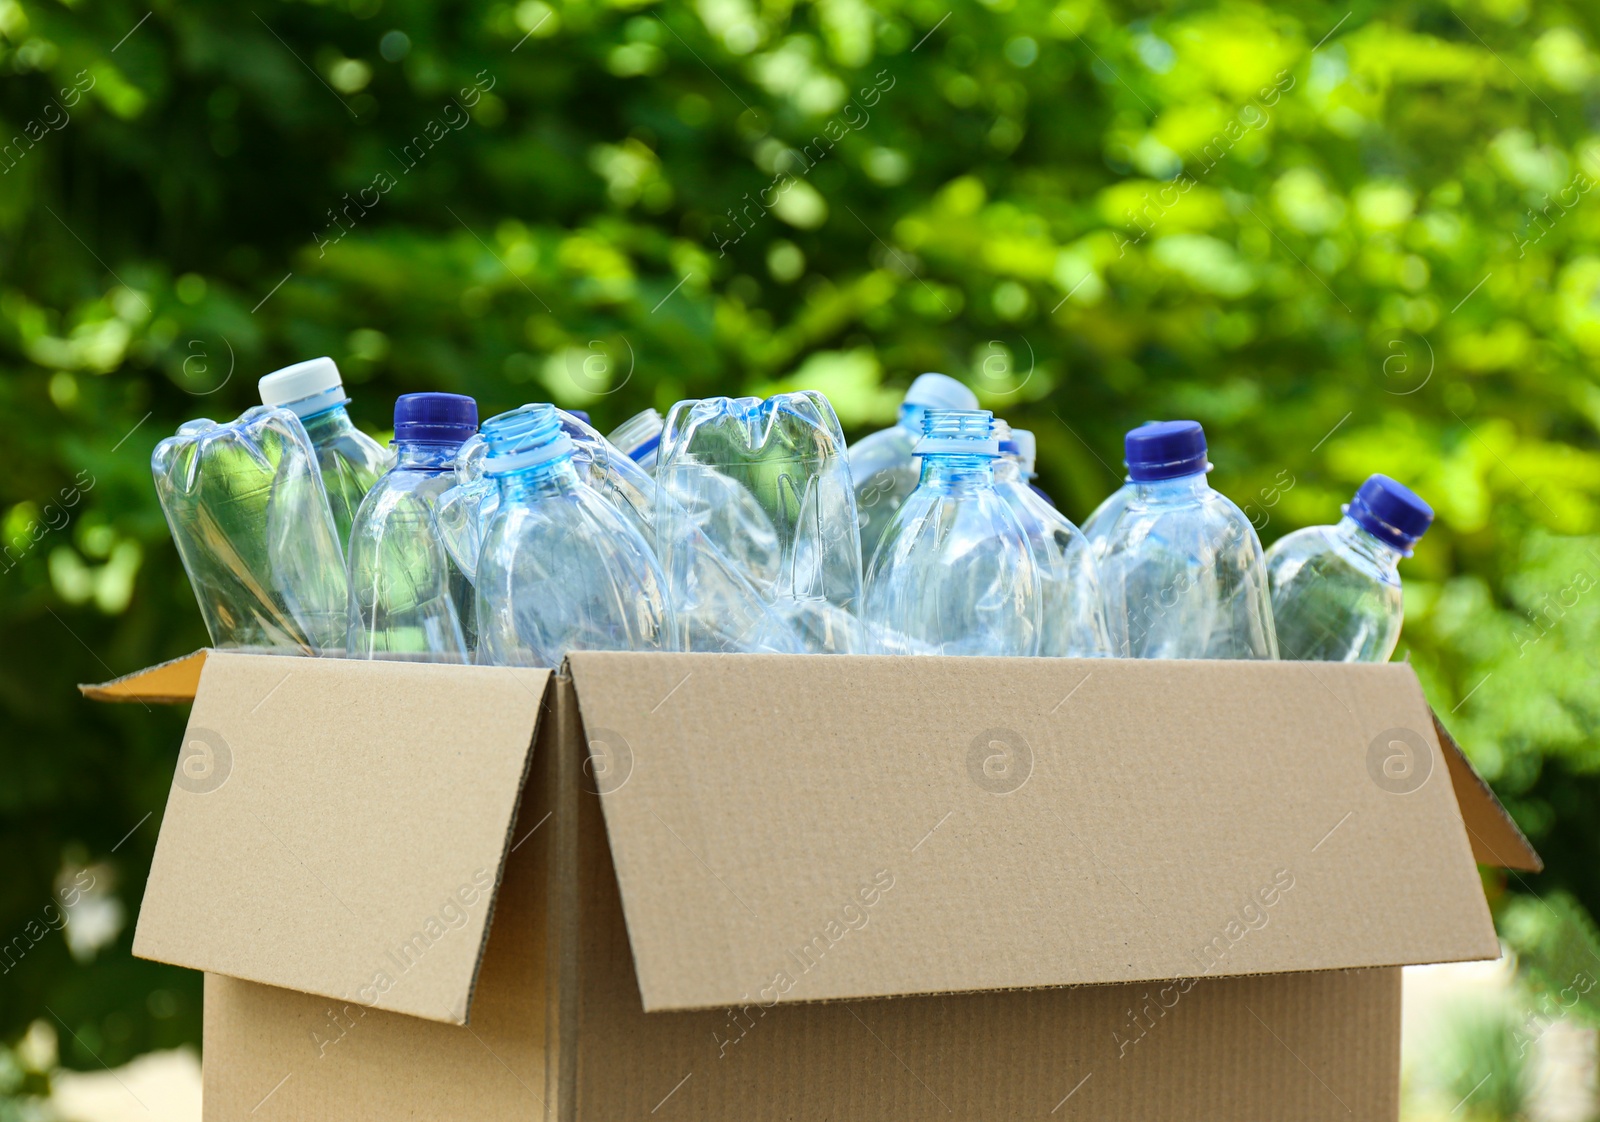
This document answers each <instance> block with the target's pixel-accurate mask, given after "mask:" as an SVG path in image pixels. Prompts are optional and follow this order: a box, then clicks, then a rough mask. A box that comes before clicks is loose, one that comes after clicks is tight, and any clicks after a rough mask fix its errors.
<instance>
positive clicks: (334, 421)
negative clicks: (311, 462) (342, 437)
mask: <svg viewBox="0 0 1600 1122" xmlns="http://www.w3.org/2000/svg"><path fill="white" fill-rule="evenodd" d="M300 423H301V424H302V425H304V426H305V427H306V435H307V436H309V437H310V438H311V439H312V440H314V441H315V440H319V439H322V438H325V437H329V436H336V435H339V434H341V433H345V432H348V431H349V430H350V429H352V428H354V427H355V424H354V423H353V422H352V421H351V420H350V414H349V413H347V412H345V408H344V404H343V403H342V402H341V403H340V404H338V405H333V406H330V407H328V408H327V409H319V410H318V411H317V412H315V413H306V414H302V415H301V417H300Z"/></svg>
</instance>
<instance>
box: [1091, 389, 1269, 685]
mask: <svg viewBox="0 0 1600 1122" xmlns="http://www.w3.org/2000/svg"><path fill="white" fill-rule="evenodd" d="M1125 447H1126V449H1127V465H1128V476H1129V478H1130V480H1131V482H1130V484H1129V488H1130V489H1131V490H1130V493H1129V495H1128V496H1127V499H1126V505H1125V506H1123V508H1122V509H1121V511H1120V512H1119V513H1118V514H1117V515H1116V517H1115V520H1114V521H1113V522H1112V523H1111V525H1110V526H1109V527H1105V528H1104V534H1105V541H1104V555H1103V557H1101V558H1099V559H1098V560H1097V564H1098V567H1099V575H1100V584H1101V588H1102V589H1103V590H1104V592H1105V596H1106V601H1107V603H1108V604H1109V605H1111V610H1112V612H1113V614H1115V613H1116V611H1117V610H1118V606H1119V605H1120V606H1121V610H1122V611H1123V612H1125V613H1126V619H1127V636H1126V646H1125V648H1123V652H1122V653H1125V654H1127V655H1129V656H1131V657H1133V658H1277V657H1278V643H1277V639H1276V636H1275V633H1274V630H1273V624H1272V600H1271V596H1270V594H1269V592H1268V588H1267V573H1266V566H1265V563H1264V560H1263V557H1262V551H1261V542H1260V540H1259V539H1258V538H1257V537H1256V531H1255V527H1253V526H1252V525H1250V520H1249V519H1247V518H1246V517H1245V516H1244V513H1243V512H1242V511H1240V510H1239V508H1238V507H1237V506H1235V505H1234V504H1233V503H1232V502H1230V501H1229V500H1228V499H1227V498H1226V497H1224V496H1223V495H1221V494H1219V493H1218V492H1217V491H1214V490H1212V488H1211V487H1210V486H1209V485H1208V484H1207V483H1206V472H1208V471H1210V470H1211V465H1210V464H1209V463H1207V462H1206V438H1205V432H1204V431H1203V430H1202V429H1201V427H1200V425H1199V424H1197V423H1196V422H1194V421H1158V422H1153V423H1151V424H1148V425H1143V426H1141V427H1139V428H1136V429H1134V430H1132V431H1131V432H1129V433H1128V435H1127V439H1126V442H1125ZM1097 528H1098V527H1097Z"/></svg>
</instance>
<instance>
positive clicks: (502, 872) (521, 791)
mask: <svg viewBox="0 0 1600 1122" xmlns="http://www.w3.org/2000/svg"><path fill="white" fill-rule="evenodd" d="M554 684H555V675H554V674H551V675H550V681H549V682H548V683H547V684H546V685H545V690H544V698H543V700H542V701H541V702H540V705H539V714H538V716H537V717H535V718H534V723H533V728H532V729H531V730H529V735H528V744H529V748H528V754H527V756H526V757H525V758H524V759H523V761H522V775H521V777H520V778H519V779H518V780H517V800H516V802H515V803H513V804H512V807H511V817H510V818H509V819H508V820H507V822H506V836H505V840H504V841H503V842H501V843H500V864H499V865H497V866H495V870H494V890H493V891H492V892H491V893H490V894H489V907H488V912H487V914H486V915H485V916H484V919H483V935H482V937H481V938H480V939H479V940H478V957H477V959H476V960H475V961H474V962H473V964H472V981H471V982H469V983H468V984H467V995H466V1004H465V1005H464V1006H463V1008H462V1010H461V1020H459V1021H457V1022H456V1023H457V1024H461V1025H470V1024H472V999H473V997H474V996H475V995H476V994H477V992H478V980H479V979H480V978H482V977H483V958H484V955H485V954H486V953H487V952H488V950H489V933H490V932H491V931H493V930H494V909H495V905H496V904H497V903H499V901H500V887H501V885H503V884H505V880H506V862H508V861H510V860H511V850H512V849H513V848H514V844H515V839H516V836H517V818H518V816H519V815H520V814H521V813H522V802H523V800H524V799H526V798H527V797H528V777H529V776H530V775H532V774H533V758H534V756H536V755H537V754H538V745H539V738H540V736H542V735H543V733H544V729H545V724H546V722H548V721H549V719H550V704H551V689H552V687H553V686H554Z"/></svg>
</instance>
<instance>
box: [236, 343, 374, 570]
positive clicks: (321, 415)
mask: <svg viewBox="0 0 1600 1122" xmlns="http://www.w3.org/2000/svg"><path fill="white" fill-rule="evenodd" d="M257 388H258V389H259V390H260V392H261V402H262V404H264V405H280V406H282V407H283V408H285V409H287V410H289V411H290V412H292V413H293V414H294V415H295V416H296V417H299V418H300V423H301V424H302V425H304V426H305V430H306V435H307V436H309V437H310V438H311V447H312V448H314V449H315V450H316V453H317V466H318V468H320V469H321V471H322V485H323V488H324V489H325V490H326V491H327V492H328V506H329V508H330V509H331V510H332V511H333V525H334V529H336V530H337V531H338V534H339V548H340V549H348V548H349V547H350V526H351V523H353V522H354V521H355V517H356V508H357V507H359V506H360V505H361V500H362V499H364V498H366V495H367V492H368V491H370V490H372V485H373V484H374V483H376V482H377V481H378V477H379V476H381V475H382V474H383V473H384V472H386V471H388V470H389V468H390V466H391V465H392V464H393V463H394V457H393V456H392V455H390V453H389V450H388V449H387V448H385V447H384V446H383V445H381V444H379V443H378V442H377V441H376V440H373V439H372V437H370V436H368V435H367V434H366V433H364V432H362V431H361V430H360V429H358V428H356V426H355V424H354V423H353V422H352V421H351V420H350V414H349V413H347V412H345V408H344V407H345V406H346V405H348V404H349V403H350V399H349V398H348V397H346V396H345V393H344V383H343V382H342V381H341V380H340V378H339V367H338V366H337V365H335V364H334V361H333V359H331V358H326V357H324V358H314V359H310V360H309V361H307V362H297V363H295V364H294V365H293V366H285V367H284V368H283V369H282V370H274V371H273V372H272V373H271V374H268V375H266V376H264V377H263V378H262V379H261V381H260V382H259V383H258V387H257Z"/></svg>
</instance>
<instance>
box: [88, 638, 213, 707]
mask: <svg viewBox="0 0 1600 1122" xmlns="http://www.w3.org/2000/svg"><path fill="white" fill-rule="evenodd" d="M207 653H208V652H207V651H205V650H198V651H194V652H192V653H190V654H186V655H182V656H180V657H178V658H171V659H168V660H167V661H166V662H158V663H156V664H155V665H154V666H147V667H145V668H144V669H143V670H135V671H134V672H133V673H132V674H124V675H123V676H122V677H120V678H113V679H111V681H109V682H98V683H93V684H84V685H79V686H78V692H79V693H81V694H83V696H84V697H87V698H88V699H89V700H90V701H153V702H157V703H159V704H163V705H166V704H176V703H178V702H184V701H193V700H194V694H195V691H196V690H197V689H199V688H200V670H201V668H202V667H203V666H205V664H206V654H207Z"/></svg>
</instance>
